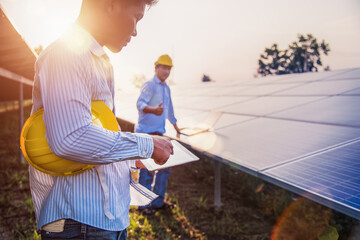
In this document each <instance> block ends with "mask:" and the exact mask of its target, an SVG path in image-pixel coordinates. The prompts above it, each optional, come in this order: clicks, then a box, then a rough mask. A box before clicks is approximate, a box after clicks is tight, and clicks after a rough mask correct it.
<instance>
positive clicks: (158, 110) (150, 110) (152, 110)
mask: <svg viewBox="0 0 360 240" xmlns="http://www.w3.org/2000/svg"><path fill="white" fill-rule="evenodd" d="M162 105H163V102H162V101H161V103H160V104H159V105H157V106H156V107H150V106H147V107H145V108H144V109H143V112H144V113H152V114H155V115H157V116H160V115H161V114H163V112H164V108H163V106H162Z"/></svg>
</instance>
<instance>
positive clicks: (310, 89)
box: [275, 79, 360, 96]
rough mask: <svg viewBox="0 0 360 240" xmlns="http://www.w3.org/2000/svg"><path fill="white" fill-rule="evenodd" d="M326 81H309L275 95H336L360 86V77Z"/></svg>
mask: <svg viewBox="0 0 360 240" xmlns="http://www.w3.org/2000/svg"><path fill="white" fill-rule="evenodd" d="M324 81H325V80H323V81H316V82H311V83H307V84H304V85H301V86H298V87H295V88H292V89H288V90H286V91H281V92H278V93H275V95H286V96H296V95H326V96H327V95H336V94H341V93H344V92H347V91H349V90H352V89H354V88H356V87H358V86H359V81H360V79H351V80H348V79H347V80H345V79H344V80H333V81H327V82H324Z"/></svg>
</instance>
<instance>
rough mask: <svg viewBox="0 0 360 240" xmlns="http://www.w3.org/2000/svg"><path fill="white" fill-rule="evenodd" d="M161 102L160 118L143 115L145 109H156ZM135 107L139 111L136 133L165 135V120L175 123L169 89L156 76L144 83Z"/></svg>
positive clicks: (153, 115) (148, 114)
mask: <svg viewBox="0 0 360 240" xmlns="http://www.w3.org/2000/svg"><path fill="white" fill-rule="evenodd" d="M161 102H163V104H162V107H163V108H164V112H163V113H162V114H161V115H160V116H157V115H155V114H152V113H144V111H143V110H144V108H145V107H147V106H149V107H156V106H158V105H159V104H160V103H161ZM136 105H137V109H138V111H139V121H138V124H137V125H136V128H135V132H137V133H152V132H159V133H165V121H166V119H169V121H170V122H171V123H172V124H175V123H176V121H177V120H176V118H175V115H174V108H173V104H172V101H171V95H170V88H169V86H168V85H167V84H166V82H164V83H162V82H161V81H160V79H159V78H158V77H157V76H156V75H155V76H154V77H153V78H152V79H151V80H149V81H147V82H145V83H144V85H143V86H142V88H141V93H140V96H139V98H138V100H137V104H136Z"/></svg>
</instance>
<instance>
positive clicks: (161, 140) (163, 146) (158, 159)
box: [151, 135, 174, 165]
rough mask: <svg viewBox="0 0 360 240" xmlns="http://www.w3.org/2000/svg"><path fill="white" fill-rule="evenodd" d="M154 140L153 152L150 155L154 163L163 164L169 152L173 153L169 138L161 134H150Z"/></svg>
mask: <svg viewBox="0 0 360 240" xmlns="http://www.w3.org/2000/svg"><path fill="white" fill-rule="evenodd" d="M151 137H152V139H153V142H154V152H153V154H152V156H151V158H152V159H154V161H155V163H156V164H159V165H163V164H165V163H166V162H167V160H168V159H169V157H170V154H174V151H173V145H172V144H171V142H170V138H168V137H162V136H153V135H152V136H151Z"/></svg>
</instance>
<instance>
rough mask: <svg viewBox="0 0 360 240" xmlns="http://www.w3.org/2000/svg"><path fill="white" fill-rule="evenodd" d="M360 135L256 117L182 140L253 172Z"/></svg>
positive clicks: (326, 127)
mask: <svg viewBox="0 0 360 240" xmlns="http://www.w3.org/2000/svg"><path fill="white" fill-rule="evenodd" d="M358 136H360V129H351V128H347V127H340V126H331V125H319V124H311V123H304V122H297V121H284V120H277V119H265V118H255V119H252V120H251V119H250V120H248V121H244V122H241V123H239V124H235V125H229V126H228V127H223V128H220V129H216V128H215V130H214V132H210V133H202V134H199V135H195V136H192V137H189V138H185V137H183V136H182V137H181V140H183V141H185V142H186V143H190V145H192V146H194V147H196V148H197V149H200V150H203V151H207V152H209V153H211V154H212V155H217V156H219V157H222V158H224V159H228V160H229V159H230V160H231V161H232V162H234V163H236V164H239V165H246V166H248V167H249V168H251V169H252V170H254V171H260V170H262V169H264V168H268V167H271V166H273V165H276V164H279V163H282V162H285V161H287V160H289V159H293V158H297V157H300V156H302V155H304V154H308V153H311V152H314V151H318V150H319V149H323V148H326V147H328V146H332V145H335V144H339V143H342V142H344V141H348V140H351V139H353V138H356V137H358Z"/></svg>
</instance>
